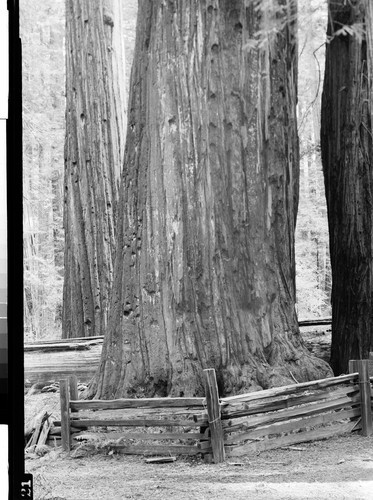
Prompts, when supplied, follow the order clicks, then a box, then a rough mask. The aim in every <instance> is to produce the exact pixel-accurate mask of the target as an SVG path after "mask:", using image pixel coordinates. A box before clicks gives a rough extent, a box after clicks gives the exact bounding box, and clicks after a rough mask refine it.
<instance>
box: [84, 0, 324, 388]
mask: <svg viewBox="0 0 373 500" xmlns="http://www.w3.org/2000/svg"><path fill="white" fill-rule="evenodd" d="M272 3H273V6H275V7H276V11H277V12H274V11H272V10H270V9H269V10H268V9H259V10H258V11H254V7H253V4H252V3H250V4H249V6H248V7H245V5H244V2H242V1H223V0H221V1H217V0H216V1H206V0H204V1H198V2H197V1H192V2H190V1H189V0H188V1H187V0H177V1H176V0H175V1H171V0H170V1H163V2H161V1H159V0H157V1H150V0H144V1H143V2H141V3H140V5H139V14H138V26H137V39H136V48H135V57H134V66H133V69H132V76H131V88H130V101H129V102H130V110H129V121H128V133H127V146H126V156H125V168H124V172H123V176H122V184H121V192H120V204H119V220H118V250H117V257H116V263H115V273H114V276H115V282H114V286H113V297H112V302H111V310H110V311H111V312H110V318H109V325H108V333H107V336H106V338H105V341H104V346H103V352H102V358H101V365H100V369H99V371H98V373H97V376H96V378H95V379H94V380H93V381H92V383H91V385H90V390H89V394H88V395H89V396H94V395H95V396H96V397H100V398H110V397H121V396H124V395H128V394H131V393H138V394H141V393H145V394H147V395H153V394H158V395H165V394H172V395H177V396H182V395H198V394H203V371H202V370H203V369H205V368H215V369H216V371H217V379H218V384H219V390H220V394H222V395H226V394H231V393H238V392H242V391H246V390H248V389H256V388H258V387H263V388H265V387H270V386H274V385H281V384H283V383H288V382H289V381H290V380H293V379H292V376H294V377H296V378H297V380H299V381H301V380H307V379H310V378H312V377H319V376H323V375H324V374H326V373H329V367H328V366H327V365H326V364H325V363H324V362H323V361H320V360H317V359H315V358H312V357H311V356H310V355H309V353H308V351H307V349H306V348H305V347H304V345H303V343H302V341H301V338H300V335H299V329H298V324H297V318H296V313H295V309H294V300H295V291H294V225H295V217H296V211H297V204H298V169H299V165H298V163H299V158H298V138H297V131H296V130H297V127H296V95H297V90H296V71H297V67H296V65H297V50H296V22H295V20H294V15H295V12H294V11H292V10H291V7H290V3H292V2H290V1H287V2H285V3H284V2H277V1H275V2H272ZM276 15H277V17H276ZM276 19H277V21H276ZM278 19H279V21H278ZM275 22H276V23H278V24H276V26H277V27H278V29H277V32H276V33H275V34H273V31H270V30H269V29H268V30H267V31H266V32H265V35H264V36H263V37H262V38H258V36H259V35H258V32H259V29H263V30H264V29H266V28H268V25H269V26H270V27H273V25H274V24H273V23H275ZM271 23H272V24H271ZM255 37H256V38H258V44H255V41H254V45H255V46H253V47H252V48H251V49H250V47H247V45H248V44H252V40H253V39H255ZM250 40H251V41H250Z"/></svg>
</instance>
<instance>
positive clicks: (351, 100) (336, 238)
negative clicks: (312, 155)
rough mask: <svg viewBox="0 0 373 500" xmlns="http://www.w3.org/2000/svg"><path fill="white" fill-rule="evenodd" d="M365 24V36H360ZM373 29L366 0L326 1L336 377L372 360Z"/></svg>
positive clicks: (324, 139)
mask: <svg viewBox="0 0 373 500" xmlns="http://www.w3.org/2000/svg"><path fill="white" fill-rule="evenodd" d="M362 23H365V27H366V28H367V31H368V33H366V32H364V33H360V34H359V32H358V31H356V30H357V28H358V27H359V25H360V26H361V24H362ZM372 25H373V18H372V8H371V6H370V2H369V1H368V2H365V0H359V1H358V2H347V3H346V2H343V1H342V0H339V1H333V2H332V1H330V2H329V23H328V35H329V36H330V37H333V38H332V40H331V42H330V43H328V44H327V48H326V67H325V80H324V90H323V100H322V123H321V146H322V161H323V169H324V176H325V188H326V198H327V205H328V220H329V233H330V254H331V264H332V281H333V284H332V308H333V314H332V317H333V320H332V321H333V322H332V347H331V365H332V367H333V370H334V373H335V374H336V375H338V374H340V373H346V372H347V370H348V361H349V360H350V359H363V358H368V355H369V351H371V350H372V349H373V308H372V306H373V304H372V272H373V261H372V243H373V241H372V222H373V219H372V203H373V198H372V180H373V179H372V167H373V148H372V78H371V74H372V73H371V64H372V63H371V61H372V56H373V49H372V38H371V36H372ZM341 26H347V27H352V28H353V29H354V30H355V34H349V33H346V34H337V35H334V33H335V32H336V31H337V30H339V29H340V28H341ZM356 33H357V34H356ZM369 33H370V35H369ZM333 35H334V36H333ZM366 36H368V40H370V41H369V45H368V51H367V41H366V40H367V39H366ZM367 63H368V64H367ZM368 68H370V70H369V71H370V78H368V75H369V72H368Z"/></svg>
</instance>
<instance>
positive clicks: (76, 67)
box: [63, 0, 125, 338]
mask: <svg viewBox="0 0 373 500" xmlns="http://www.w3.org/2000/svg"><path fill="white" fill-rule="evenodd" d="M119 8H120V3H119V2H118V1H117V0H112V1H111V0H95V1H94V2H92V1H89V0H67V1H66V27H67V35H66V62H67V68H66V73H67V74H66V94H67V109H66V130H67V133H66V141H65V211H64V227H65V281H64V293H63V337H64V338H68V337H83V336H95V335H103V334H104V333H105V331H106V326H107V311H108V302H109V296H110V290H111V285H112V279H113V259H114V253H115V241H116V229H115V225H116V224H115V220H116V209H117V201H118V185H119V178H120V171H121V167H122V162H123V155H124V147H123V142H124V137H125V126H124V118H125V108H124V62H123V49H122V40H121V16H120V13H119Z"/></svg>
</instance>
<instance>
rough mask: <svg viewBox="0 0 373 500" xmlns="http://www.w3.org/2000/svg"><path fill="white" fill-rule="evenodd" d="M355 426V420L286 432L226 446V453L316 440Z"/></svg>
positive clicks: (259, 450) (236, 454)
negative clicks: (259, 439)
mask: <svg viewBox="0 0 373 500" xmlns="http://www.w3.org/2000/svg"><path fill="white" fill-rule="evenodd" d="M355 426H356V422H348V423H344V424H337V425H332V426H328V427H324V428H322V429H316V430H313V431H307V432H298V433H296V434H288V435H287V436H283V437H280V438H275V439H268V440H263V441H258V442H255V443H252V442H250V443H246V444H244V445H241V446H227V447H226V453H227V456H229V457H239V456H242V455H246V454H252V453H259V452H262V451H266V450H272V449H275V448H281V447H282V446H288V445H292V444H296V443H306V442H308V441H317V440H320V439H327V438H330V437H333V436H337V435H340V434H346V433H348V432H351V431H352V430H353V429H354V427H355Z"/></svg>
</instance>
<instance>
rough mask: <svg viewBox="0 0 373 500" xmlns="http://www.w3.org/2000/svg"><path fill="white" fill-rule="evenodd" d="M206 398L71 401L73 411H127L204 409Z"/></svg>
mask: <svg viewBox="0 0 373 500" xmlns="http://www.w3.org/2000/svg"><path fill="white" fill-rule="evenodd" d="M203 401H204V398H138V399H111V400H110V399H108V400H104V399H103V400H99V399H92V400H89V401H70V408H71V409H72V410H125V409H127V408H180V407H182V408H198V407H202V408H203Z"/></svg>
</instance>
